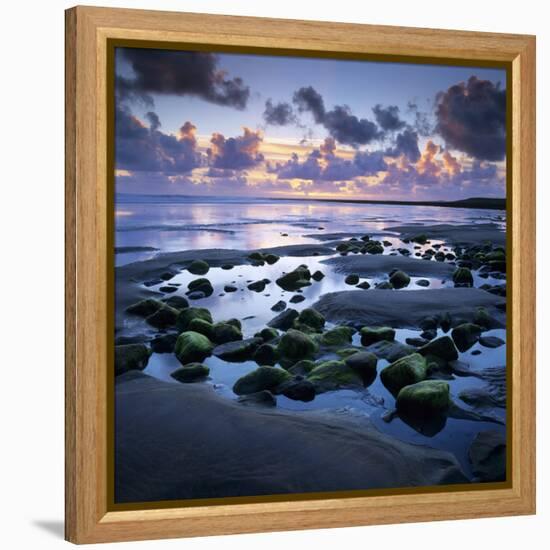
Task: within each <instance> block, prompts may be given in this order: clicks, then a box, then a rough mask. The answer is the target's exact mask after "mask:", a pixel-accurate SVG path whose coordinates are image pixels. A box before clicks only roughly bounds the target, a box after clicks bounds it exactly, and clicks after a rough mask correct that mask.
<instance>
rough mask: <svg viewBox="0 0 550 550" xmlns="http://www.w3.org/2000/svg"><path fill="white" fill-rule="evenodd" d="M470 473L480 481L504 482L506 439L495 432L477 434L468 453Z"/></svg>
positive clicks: (488, 431) (487, 431)
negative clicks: (470, 465) (470, 466)
mask: <svg viewBox="0 0 550 550" xmlns="http://www.w3.org/2000/svg"><path fill="white" fill-rule="evenodd" d="M468 458H469V460H470V463H471V464H472V472H473V474H474V475H475V476H476V477H477V478H478V479H479V480H480V481H505V480H506V438H505V436H504V434H502V433H500V432H497V431H496V430H486V431H482V432H479V433H478V434H477V435H476V437H475V438H474V441H473V442H472V445H471V446H470V450H469V451H468Z"/></svg>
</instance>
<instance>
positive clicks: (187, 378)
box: [170, 363, 210, 383]
mask: <svg viewBox="0 0 550 550" xmlns="http://www.w3.org/2000/svg"><path fill="white" fill-rule="evenodd" d="M209 374H210V369H209V368H208V367H207V366H206V365H203V364H202V363H187V365H183V367H180V368H179V369H176V370H175V371H173V372H171V373H170V376H171V377H172V378H173V379H174V380H177V381H178V382H184V383H190V382H197V381H199V380H204V379H205V378H206V377H207V376H208V375H209Z"/></svg>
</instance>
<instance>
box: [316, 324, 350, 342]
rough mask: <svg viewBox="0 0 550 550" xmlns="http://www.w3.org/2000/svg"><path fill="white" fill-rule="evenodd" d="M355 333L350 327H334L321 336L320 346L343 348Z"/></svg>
mask: <svg viewBox="0 0 550 550" xmlns="http://www.w3.org/2000/svg"><path fill="white" fill-rule="evenodd" d="M354 333H355V329H353V328H352V327H336V328H333V329H331V330H329V331H327V332H325V333H324V334H323V335H322V336H321V344H323V345H324V346H343V345H345V344H348V343H350V342H351V338H352V336H353V334H354Z"/></svg>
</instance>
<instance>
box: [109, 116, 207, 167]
mask: <svg viewBox="0 0 550 550" xmlns="http://www.w3.org/2000/svg"><path fill="white" fill-rule="evenodd" d="M146 116H147V119H148V121H149V124H150V125H149V127H147V126H145V125H144V124H143V123H142V122H141V121H140V120H139V119H138V118H136V117H135V116H134V115H132V113H131V111H130V110H129V109H128V108H127V107H124V106H120V105H119V106H118V107H117V109H116V112H115V134H116V140H115V166H116V168H117V169H122V170H129V171H132V172H162V173H164V174H167V175H170V174H183V173H187V172H190V171H191V170H193V169H194V168H197V167H198V166H200V165H201V163H202V155H201V154H200V152H199V151H198V150H197V142H196V139H195V129H196V128H195V126H194V125H193V124H191V123H190V122H186V123H185V124H184V125H183V126H182V127H181V128H180V131H179V134H178V136H174V135H171V134H164V133H163V132H161V131H159V130H158V128H159V127H160V120H159V118H158V116H157V114H156V113H154V112H152V111H151V112H149V113H147V115H146Z"/></svg>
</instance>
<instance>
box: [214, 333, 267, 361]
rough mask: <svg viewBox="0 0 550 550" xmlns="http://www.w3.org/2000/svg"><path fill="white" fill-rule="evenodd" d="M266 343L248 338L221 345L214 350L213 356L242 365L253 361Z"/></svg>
mask: <svg viewBox="0 0 550 550" xmlns="http://www.w3.org/2000/svg"><path fill="white" fill-rule="evenodd" d="M263 343H264V341H263V340H262V339H261V338H247V339H246V340H235V341H234V342H227V343H226V344H220V345H219V346H216V347H215V348H214V349H213V350H212V354H213V355H215V356H216V357H219V358H220V359H223V360H224V361H230V362H235V363H240V362H242V361H247V360H249V359H252V356H253V355H254V353H255V351H256V350H257V349H258V348H259V347H260V346H261V345H262V344H263Z"/></svg>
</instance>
